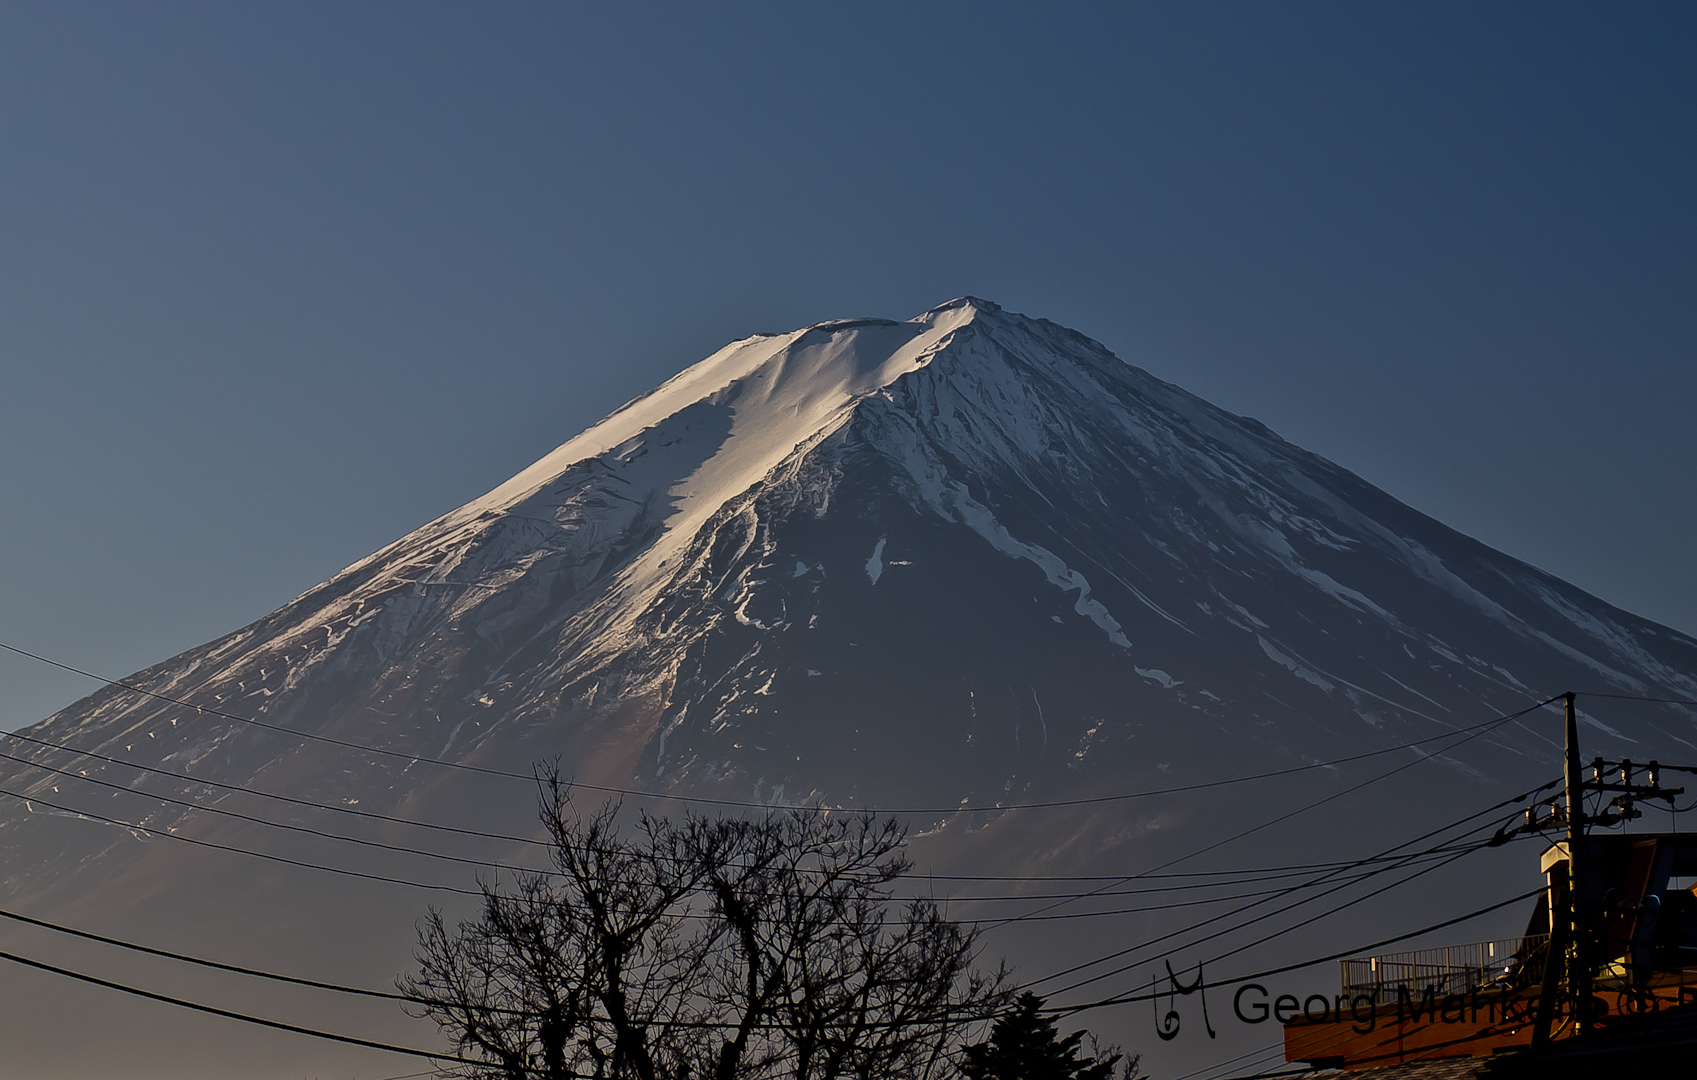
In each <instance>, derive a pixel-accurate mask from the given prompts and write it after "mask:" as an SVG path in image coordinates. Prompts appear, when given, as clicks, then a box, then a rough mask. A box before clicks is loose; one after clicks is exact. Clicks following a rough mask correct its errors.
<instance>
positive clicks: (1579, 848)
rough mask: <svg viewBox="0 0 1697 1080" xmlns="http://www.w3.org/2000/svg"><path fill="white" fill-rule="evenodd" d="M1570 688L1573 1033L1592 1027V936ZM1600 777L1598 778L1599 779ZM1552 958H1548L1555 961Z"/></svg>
mask: <svg viewBox="0 0 1697 1080" xmlns="http://www.w3.org/2000/svg"><path fill="white" fill-rule="evenodd" d="M1573 697H1574V695H1573V691H1571V690H1569V691H1568V692H1567V693H1565V694H1563V695H1562V699H1563V701H1565V702H1566V704H1567V732H1566V738H1565V739H1564V740H1563V741H1564V744H1565V748H1566V751H1567V767H1566V769H1565V776H1564V780H1565V784H1564V787H1565V788H1566V801H1567V807H1566V809H1567V912H1566V915H1567V917H1568V919H1569V920H1570V925H1569V937H1568V953H1567V962H1568V965H1567V991H1568V995H1569V997H1570V998H1571V999H1572V1002H1573V1024H1574V1034H1576V1035H1583V1034H1586V1033H1587V1032H1589V1031H1590V1030H1591V963H1590V961H1591V935H1590V933H1589V925H1588V923H1589V920H1588V919H1587V918H1586V915H1587V914H1588V912H1586V911H1585V906H1584V903H1583V901H1582V900H1581V899H1580V891H1579V886H1580V881H1581V880H1582V879H1581V874H1580V866H1581V864H1582V861H1583V859H1584V850H1585V780H1584V777H1583V775H1582V774H1581V771H1580V766H1579V718H1578V714H1577V712H1576V710H1575V709H1574V705H1573ZM1599 779H1600V778H1599ZM1554 959H1555V957H1553V956H1552V957H1550V960H1552V961H1553V960H1554Z"/></svg>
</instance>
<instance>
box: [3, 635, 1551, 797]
mask: <svg viewBox="0 0 1697 1080" xmlns="http://www.w3.org/2000/svg"><path fill="white" fill-rule="evenodd" d="M0 649H5V650H7V651H8V652H13V653H16V654H18V655H19V656H27V657H29V658H30V659H32V660H37V661H40V662H41V663H44V664H50V665H52V666H53V667H56V668H59V669H61V670H63V671H69V672H73V673H75V674H78V675H82V676H84V677H86V678H90V679H94V680H96V681H97V682H101V683H105V684H106V685H108V686H113V687H118V688H120V689H124V690H128V691H130V692H131V693H136V694H143V695H145V696H147V697H151V698H155V699H157V700H159V701H165V702H169V703H170V704H173V705H179V706H182V707H183V708H186V709H193V710H195V712H197V713H200V714H202V715H211V716H217V717H221V718H223V719H225V720H232V721H235V722H236V723H240V724H250V725H252V726H254V727H258V728H263V729H265V730H267V731H275V732H279V733H281V734H284V735H292V736H294V737H295V738H297V739H305V740H310V741H313V742H322V743H327V744H329V745H332V746H340V747H342V748H344V749H349V750H358V751H360V752H361V753H369V754H379V755H382V756H384V757H391V758H398V759H401V760H404V761H407V762H409V763H412V762H422V763H424V764H427V765H437V766H441V767H443V768H449V769H462V770H465V771H468V772H474V773H480V774H483V775H486V776H500V777H506V778H509V779H517V780H526V781H530V782H532V783H534V782H535V780H536V777H535V774H529V775H527V774H524V773H518V772H512V771H509V770H506V769H493V768H489V767H487V766H482V765H471V764H467V763H465V762H461V761H447V760H444V759H442V758H434V757H429V756H426V755H422V754H407V753H402V752H401V751H398V750H385V749H382V748H379V747H375V746H367V745H365V744H362V743H355V742H349V741H347V740H345V739H336V738H332V737H330V736H328V735H318V734H315V733H313V732H307V731H297V730H295V729H293V728H286V727H283V726H281V725H279V724H271V723H267V722H265V721H263V720H255V719H253V718H251V717H246V716H238V715H236V714H234V713H229V712H225V711H224V710H222V709H218V708H214V707H211V706H207V705H196V704H194V703H193V702H190V701H186V700H183V699H181V698H174V697H171V696H170V695H169V694H161V693H159V692H157V691H154V690H149V689H147V688H146V687H142V686H137V685H135V684H134V683H130V682H125V681H123V680H121V679H109V678H107V677H105V676H104V675H97V674H95V673H94V672H92V671H87V670H85V669H83V668H79V667H76V666H74V665H71V664H66V663H62V662H61V661H58V660H53V659H51V658H49V657H46V656H42V655H40V654H39V653H33V652H30V651H29V650H27V649H21V648H19V647H17V646H16V645H8V644H7V643H5V642H3V641H0ZM1528 711H1530V710H1528ZM1487 723H1490V721H1487ZM1478 726H1483V725H1478ZM1471 730H1473V729H1472V728H1457V729H1455V730H1452V731H1447V732H1444V733H1442V734H1440V735H1432V736H1428V737H1427V738H1424V739H1416V740H1414V741H1412V742H1406V743H1399V744H1397V745H1395V746H1388V747H1384V748H1382V749H1379V750H1369V751H1365V752H1363V753H1360V754H1352V755H1349V756H1347V757H1341V758H1334V759H1332V760H1329V761H1318V762H1313V763H1311V764H1307V765H1297V766H1292V767H1291V768H1288V769H1276V770H1272V771H1269V772H1264V773H1256V774H1253V775H1250V776H1242V777H1234V778H1231V779H1226V780H1211V781H1206V782H1203V783H1198V784H1183V785H1178V786H1175V787H1168V788H1153V789H1150V790H1148V791H1135V792H1126V793H1122V794H1118V795H1098V796H1091V797H1087V798H1080V799H1055V800H1048V801H1043V802H1031V803H1011V804H1008V805H1005V806H1001V805H994V804H992V805H987V806H971V805H956V806H941V807H876V806H861V807H856V806H838V807H826V806H802V805H786V806H775V805H771V804H767V803H757V802H751V801H748V800H741V799H716V798H710V797H707V796H697V795H673V794H666V793H663V792H656V791H642V790H639V789H635V788H622V787H612V786H609V785H604V784H584V783H574V785H573V786H574V787H579V788H583V789H585V790H587V791H598V792H602V793H604V794H610V795H620V796H627V797H631V798H640V799H659V800H662V801H666V800H670V801H676V802H682V803H699V804H702V805H706V806H726V807H737V808H741V809H750V810H764V811H768V812H770V811H772V810H809V811H819V810H837V811H848V812H854V813H867V814H965V813H994V812H1000V811H1004V810H1038V809H1054V808H1059V807H1068V806H1090V805H1096V804H1100V803H1108V802H1122V801H1125V800H1129V799H1141V798H1148V797H1151V796H1155V795H1172V794H1177V793H1179V792H1186V791H1201V790H1205V789H1208V788H1214V787H1222V786H1225V785H1228V784H1241V783H1247V782H1249V781H1252V780H1266V779H1271V778H1273V777H1279V776H1290V775H1293V774H1295V773H1301V772H1308V771H1311V770H1314V769H1324V768H1331V767H1333V766H1336V765H1343V764H1347V763H1348V762H1352V761H1361V760H1364V759H1366V758H1371V757H1378V756H1380V755H1383V754H1390V753H1395V752H1396V751H1398V750H1406V749H1409V748H1411V747H1416V746H1421V745H1424V744H1425V743H1429V742H1437V741H1440V740H1443V739H1447V738H1450V737H1451V736H1453V735H1457V734H1461V733H1463V732H1466V731H1471ZM126 764H127V763H126Z"/></svg>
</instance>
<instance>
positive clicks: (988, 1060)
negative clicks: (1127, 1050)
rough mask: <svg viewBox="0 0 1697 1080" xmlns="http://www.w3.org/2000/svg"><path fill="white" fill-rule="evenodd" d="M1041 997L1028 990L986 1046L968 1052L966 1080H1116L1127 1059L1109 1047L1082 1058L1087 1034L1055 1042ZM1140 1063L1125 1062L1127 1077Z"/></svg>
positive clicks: (963, 1066)
mask: <svg viewBox="0 0 1697 1080" xmlns="http://www.w3.org/2000/svg"><path fill="white" fill-rule="evenodd" d="M1042 1007H1043V999H1042V998H1040V997H1038V996H1037V995H1036V994H1033V993H1032V992H1031V991H1029V990H1027V991H1026V992H1025V993H1023V994H1021V995H1019V997H1018V999H1017V1000H1015V1002H1014V1004H1013V1006H1012V1008H1010V1009H1009V1010H1008V1011H1007V1012H1006V1013H1003V1014H1002V1015H1001V1016H1000V1017H999V1018H997V1020H996V1023H995V1026H994V1027H993V1028H992V1029H991V1031H990V1038H989V1040H988V1041H986V1042H981V1043H977V1044H975V1045H972V1046H968V1047H967V1048H966V1055H965V1060H964V1061H963V1062H962V1063H961V1073H962V1074H963V1075H964V1076H965V1077H966V1080H1113V1076H1114V1066H1115V1065H1117V1064H1119V1062H1120V1059H1121V1058H1123V1057H1124V1056H1125V1055H1124V1054H1122V1053H1120V1052H1118V1051H1116V1050H1113V1049H1112V1048H1110V1049H1109V1052H1108V1053H1107V1054H1106V1055H1105V1056H1103V1057H1100V1058H1088V1057H1087V1058H1080V1057H1079V1056H1078V1050H1079V1045H1080V1044H1081V1043H1082V1042H1083V1041H1084V1037H1085V1033H1084V1032H1083V1031H1075V1032H1073V1033H1072V1034H1071V1035H1068V1036H1067V1037H1066V1038H1064V1039H1061V1038H1057V1037H1056V1034H1055V1022H1054V1021H1053V1020H1050V1019H1048V1018H1047V1017H1044V1016H1041V1015H1039V1010H1040V1009H1042ZM1136 1067H1137V1059H1136V1058H1135V1057H1134V1058H1132V1059H1131V1060H1130V1061H1128V1062H1126V1064H1125V1067H1124V1070H1123V1075H1124V1076H1125V1077H1126V1078H1128V1080H1129V1078H1130V1077H1131V1076H1133V1075H1134V1074H1135V1072H1136Z"/></svg>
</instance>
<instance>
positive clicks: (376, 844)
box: [0, 753, 559, 877]
mask: <svg viewBox="0 0 1697 1080" xmlns="http://www.w3.org/2000/svg"><path fill="white" fill-rule="evenodd" d="M0 760H5V761H15V762H17V763H18V764H20V765H27V766H29V767H30V768H32V769H41V770H43V771H45V772H50V773H53V774H55V775H57V776H63V777H67V778H68V779H71V780H76V781H81V782H82V783H85V784H97V785H99V786H101V787H104V788H111V789H112V790H114V791H122V792H125V793H126V794H130V795H136V796H139V797H141V798H144V799H150V800H152V801H154V802H162V803H166V804H168V805H171V806H181V807H185V808H187V809H189V810H199V811H202V812H204V813H208V814H218V815H219V816H221V817H229V818H235V819H236V820H238V821H246V822H251V823H252V824H255V825H268V826H270V827H271V828H273V829H285V830H287V831H289V832H297V833H304V834H306V835H308V836H316V837H319V838H321V839H325V840H340V841H342V842H343V843H347V844H359V845H361V846H364V847H372V848H381V849H382V850H384V851H396V852H401V853H403V854H407V855H419V856H422V857H424V858H427V859H441V860H443V861H444V862H454V863H462V864H465V865H469V866H483V867H488V868H489V869H491V870H512V871H515V872H519V873H526V874H538V875H541V876H544V877H555V876H558V874H559V871H557V870H540V869H536V868H535V867H529V866H511V865H508V864H506V863H498V862H492V861H490V860H488V859H471V858H467V857H465V856H463V855H448V854H445V853H443V852H439V851H429V850H426V849H424V848H415V847H407V846H405V845H402V844H386V843H384V842H382V841H381V840H366V839H363V838H361V837H358V836H343V835H341V834H339V833H331V832H324V831H323V830H321V829H314V828H311V827H309V826H306V825H295V824H292V823H289V822H285V821H272V820H270V819H269V818H261V817H254V816H253V815H251V814H243V813H240V812H238V811H235V810H226V809H224V808H223V807H221V806H208V805H207V804H205V803H198V802H193V801H190V800H187V799H178V798H173V797H172V796H169V795H160V794H157V793H154V792H149V791H137V790H136V789H135V788H132V787H128V786H126V785H124V784H114V783H112V782H111V781H110V780H101V779H98V778H96V777H93V776H83V775H82V774H80V773H74V772H69V771H67V770H65V769H58V768H54V767H53V766H51V765H43V764H42V763H40V762H38V761H30V760H28V759H27V758H20V757H15V756H13V755H11V754H6V753H0Z"/></svg>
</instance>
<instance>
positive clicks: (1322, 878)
mask: <svg viewBox="0 0 1697 1080" xmlns="http://www.w3.org/2000/svg"><path fill="white" fill-rule="evenodd" d="M1559 783H1561V781H1559V780H1552V781H1550V782H1549V783H1546V784H1543V785H1541V786H1539V787H1536V788H1533V789H1532V790H1531V791H1529V792H1526V793H1525V794H1522V795H1519V796H1516V797H1515V798H1512V799H1504V800H1502V801H1501V802H1498V803H1496V804H1494V805H1492V806H1488V807H1486V808H1485V809H1483V810H1480V811H1478V812H1476V813H1473V814H1469V815H1467V816H1466V817H1463V818H1460V819H1458V820H1456V821H1452V822H1450V823H1448V824H1446V825H1441V826H1439V827H1438V828H1436V829H1432V830H1429V831H1428V832H1425V833H1423V834H1421V835H1420V836H1416V837H1414V838H1413V839H1410V840H1405V841H1403V842H1402V843H1400V844H1397V845H1395V846H1393V847H1389V848H1386V849H1385V850H1383V851H1380V852H1378V853H1376V854H1375V855H1373V856H1370V857H1369V858H1368V859H1363V860H1360V861H1358V862H1357V863H1355V864H1346V865H1344V866H1342V867H1339V868H1337V869H1335V870H1333V871H1331V872H1330V873H1327V874H1322V875H1320V876H1319V877H1318V879H1317V880H1314V881H1310V882H1307V883H1305V884H1302V885H1295V886H1291V887H1290V888H1289V889H1287V890H1286V891H1287V892H1296V891H1298V890H1299V889H1303V888H1312V887H1314V886H1316V885H1320V884H1323V883H1324V882H1325V881H1326V880H1327V879H1328V878H1331V877H1333V876H1335V875H1336V874H1338V873H1341V872H1343V871H1344V870H1347V869H1349V868H1350V866H1351V865H1362V864H1363V863H1365V862H1368V861H1377V860H1379V859H1383V858H1386V857H1388V856H1390V855H1391V853H1392V852H1395V851H1399V850H1401V849H1402V848H1405V847H1408V846H1409V845H1410V844H1418V843H1419V842H1420V841H1422V840H1427V839H1430V838H1432V837H1434V836H1437V835H1439V834H1441V833H1445V832H1448V831H1449V830H1451V829H1454V828H1457V827H1458V826H1461V825H1465V824H1467V823H1468V822H1469V821H1473V820H1475V819H1477V818H1481V817H1484V816H1485V815H1486V814H1490V813H1492V812H1494V811H1497V810H1501V809H1503V808H1504V807H1507V806H1512V805H1514V804H1515V803H1519V802H1523V801H1524V800H1525V799H1526V798H1528V797H1529V796H1531V795H1534V794H1537V793H1538V792H1540V791H1544V790H1546V789H1548V788H1551V787H1554V786H1555V785H1557V784H1559ZM1478 831H1479V829H1477V828H1475V829H1472V830H1469V832H1470V833H1472V832H1478ZM1464 835H1466V834H1464ZM1414 854H1415V855H1418V854H1420V853H1418V852H1417V853H1414ZM1412 857H1413V856H1396V857H1395V858H1394V859H1392V860H1391V861H1393V862H1396V863H1398V864H1399V865H1406V861H1405V860H1406V859H1408V858H1412ZM1396 868H1397V867H1396V866H1392V867H1388V868H1387V869H1396ZM1261 902H1264V901H1261ZM1251 906H1255V905H1251ZM1232 914H1234V913H1233V912H1227V913H1226V914H1225V915H1223V916H1218V917H1216V918H1215V919H1209V920H1205V921H1203V922H1201V923H1197V924H1193V925H1191V926H1187V927H1183V928H1181V929H1178V930H1175V931H1173V932H1172V933H1169V934H1164V935H1162V936H1161V937H1158V938H1155V939H1153V940H1151V941H1145V942H1139V943H1138V944H1136V945H1131V946H1127V947H1126V948H1124V949H1120V950H1118V951H1116V952H1112V953H1109V954H1107V955H1105V956H1100V957H1097V958H1096V959H1094V960H1087V961H1084V962H1082V963H1078V964H1074V965H1072V966H1071V967H1068V968H1063V969H1062V970H1060V971H1057V972H1054V973H1053V974H1050V975H1045V976H1044V977H1043V978H1041V979H1037V980H1034V981H1032V982H1030V983H1027V984H1026V985H1027V986H1036V985H1039V984H1041V983H1045V982H1050V981H1052V980H1054V979H1058V978H1060V977H1061V976H1063V975H1070V974H1072V973H1073V972H1075V971H1082V970H1084V969H1085V968H1089V967H1094V966H1096V965H1097V964H1102V963H1106V962H1108V961H1110V960H1116V959H1118V958H1119V957H1122V956H1124V955H1126V954H1127V953H1130V952H1135V951H1137V950H1138V949H1142V948H1147V947H1148V946H1150V945H1155V944H1159V943H1160V942H1162V941H1167V940H1170V939H1172V938H1174V937H1177V936H1179V935H1180V934H1184V933H1188V932H1190V931H1191V930H1197V929H1201V927H1203V926H1206V925H1208V923H1210V922H1215V921H1218V919H1219V918H1229V917H1230V916H1231V915H1232ZM1068 989H1071V987H1069V988H1068Z"/></svg>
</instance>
